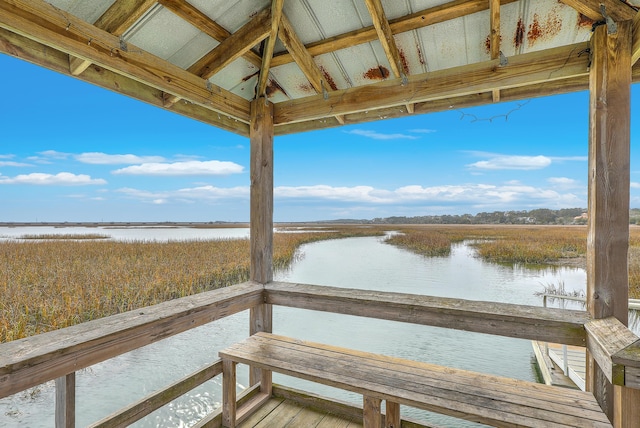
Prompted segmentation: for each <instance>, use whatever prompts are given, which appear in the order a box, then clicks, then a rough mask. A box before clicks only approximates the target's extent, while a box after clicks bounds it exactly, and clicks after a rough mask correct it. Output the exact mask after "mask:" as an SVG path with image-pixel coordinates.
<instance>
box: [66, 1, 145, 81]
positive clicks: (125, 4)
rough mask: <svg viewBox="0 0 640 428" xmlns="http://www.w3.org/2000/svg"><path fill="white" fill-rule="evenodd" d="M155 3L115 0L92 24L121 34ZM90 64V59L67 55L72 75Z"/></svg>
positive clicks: (114, 33)
mask: <svg viewBox="0 0 640 428" xmlns="http://www.w3.org/2000/svg"><path fill="white" fill-rule="evenodd" d="M155 3H156V2H155V0H143V1H138V2H132V1H129V0H116V2H115V3H113V4H112V5H111V7H109V9H107V10H106V11H105V12H104V13H103V14H102V16H101V17H100V18H98V20H97V21H96V22H95V24H93V25H95V26H96V27H97V28H100V29H101V30H104V31H106V32H109V33H111V34H113V35H115V36H121V35H122V34H123V33H124V32H125V31H126V30H127V29H128V28H129V27H131V26H132V25H133V24H134V23H135V22H136V21H137V20H138V19H140V17H141V16H142V15H144V14H145V12H146V11H147V10H149V9H150V8H151V6H153V5H154V4H155ZM90 65H91V62H90V61H86V60H83V59H80V58H76V57H69V69H70V70H71V74H73V75H74V76H77V75H79V74H81V73H82V72H83V71H85V70H86V69H87V67H89V66H90Z"/></svg>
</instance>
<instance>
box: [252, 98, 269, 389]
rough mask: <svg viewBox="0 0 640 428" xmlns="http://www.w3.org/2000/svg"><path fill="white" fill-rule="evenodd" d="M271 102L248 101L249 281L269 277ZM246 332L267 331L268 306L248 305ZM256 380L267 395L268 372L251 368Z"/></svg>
mask: <svg viewBox="0 0 640 428" xmlns="http://www.w3.org/2000/svg"><path fill="white" fill-rule="evenodd" d="M273 134H274V128H273V104H272V103H270V102H268V101H267V99H266V98H257V99H255V100H253V102H252V103H251V123H250V128H249V138H250V140H251V232H250V233H251V280H253V281H256V282H260V283H262V284H266V283H268V282H271V281H272V280H273ZM250 312H251V314H250V327H249V329H250V334H252V335H253V334H255V333H257V332H259V331H264V332H267V333H271V331H272V308H271V305H268V304H266V303H263V304H261V305H258V306H256V307H254V308H251V311H250ZM258 382H260V383H261V384H260V389H261V391H262V392H265V393H268V394H271V372H270V371H267V370H260V369H257V368H253V367H252V368H251V370H250V374H249V383H250V385H255V384H256V383H258Z"/></svg>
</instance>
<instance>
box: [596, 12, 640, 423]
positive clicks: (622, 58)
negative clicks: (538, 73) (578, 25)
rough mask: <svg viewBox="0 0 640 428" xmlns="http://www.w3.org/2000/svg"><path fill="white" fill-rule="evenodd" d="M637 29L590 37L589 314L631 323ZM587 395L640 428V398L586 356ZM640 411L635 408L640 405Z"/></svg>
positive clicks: (624, 25)
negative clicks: (634, 41)
mask: <svg viewBox="0 0 640 428" xmlns="http://www.w3.org/2000/svg"><path fill="white" fill-rule="evenodd" d="M631 34H632V22H631V21H625V22H616V23H615V25H614V24H613V23H607V24H606V25H601V26H598V27H596V28H595V31H594V33H593V36H592V37H591V46H590V54H591V68H590V72H589V91H590V100H589V211H588V213H589V223H588V238H587V310H588V311H589V314H590V315H591V316H592V317H593V318H594V319H600V318H606V317H610V316H614V317H616V318H617V319H618V320H620V322H622V323H623V324H624V325H627V324H628V309H627V308H628V292H629V289H628V280H629V279H628V271H627V254H628V249H629V172H630V171H629V163H630V125H631V113H630V110H631V66H632V64H631V50H632V40H631ZM586 388H587V390H588V391H591V392H593V394H594V395H595V397H596V399H597V400H598V402H599V403H600V406H601V407H602V409H603V411H604V412H605V413H606V414H607V416H608V417H609V419H610V420H611V421H612V422H613V423H614V425H615V426H620V427H622V426H625V427H631V426H636V427H637V426H640V406H639V405H638V402H640V391H639V390H632V389H630V388H626V387H623V386H616V387H613V386H612V385H611V383H609V382H608V381H607V379H606V377H605V376H604V373H603V372H602V370H601V369H600V368H599V367H598V365H597V364H596V362H595V360H594V359H593V357H592V356H591V355H590V353H589V352H587V379H586ZM634 402H635V404H632V403H634Z"/></svg>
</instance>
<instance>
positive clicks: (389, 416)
mask: <svg viewBox="0 0 640 428" xmlns="http://www.w3.org/2000/svg"><path fill="white" fill-rule="evenodd" d="M386 404H387V412H386V414H385V418H384V427H385V428H400V404H398V403H396V402H394V401H389V400H387V403H386Z"/></svg>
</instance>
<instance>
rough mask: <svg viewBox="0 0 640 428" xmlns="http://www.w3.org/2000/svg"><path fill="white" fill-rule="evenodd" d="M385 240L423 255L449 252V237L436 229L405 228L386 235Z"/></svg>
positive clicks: (438, 254) (447, 253) (430, 255)
mask: <svg viewBox="0 0 640 428" xmlns="http://www.w3.org/2000/svg"><path fill="white" fill-rule="evenodd" d="M385 242H386V243H388V244H392V245H396V246H398V247H402V248H406V249H407V250H410V251H413V252H414V253H417V254H421V255H423V256H429V257H433V256H448V255H449V254H451V238H450V237H448V236H446V235H445V234H443V233H441V232H438V231H437V230H420V229H405V230H403V231H402V233H398V234H394V235H391V236H389V237H387V238H386V239H385Z"/></svg>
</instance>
